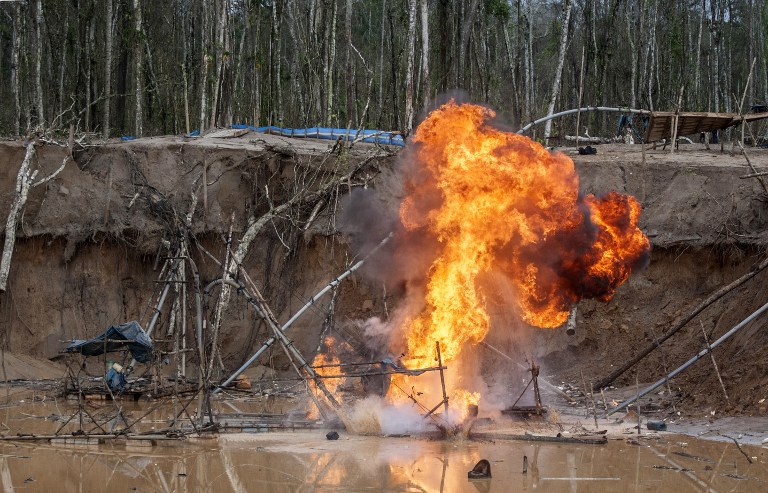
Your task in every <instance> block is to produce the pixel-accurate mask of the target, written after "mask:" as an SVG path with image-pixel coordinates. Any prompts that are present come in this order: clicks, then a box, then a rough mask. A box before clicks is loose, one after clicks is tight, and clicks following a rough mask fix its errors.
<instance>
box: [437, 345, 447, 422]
mask: <svg viewBox="0 0 768 493" xmlns="http://www.w3.org/2000/svg"><path fill="white" fill-rule="evenodd" d="M435 348H436V349H437V366H439V367H440V387H442V389H443V405H444V406H445V419H448V395H447V394H446V393H445V375H444V374H443V357H442V356H441V355H440V341H435Z"/></svg>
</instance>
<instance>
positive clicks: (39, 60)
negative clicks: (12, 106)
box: [35, 0, 45, 125]
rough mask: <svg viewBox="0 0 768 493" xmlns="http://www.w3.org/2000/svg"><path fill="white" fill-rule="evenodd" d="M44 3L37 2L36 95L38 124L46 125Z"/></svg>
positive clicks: (40, 0)
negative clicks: (43, 72)
mask: <svg viewBox="0 0 768 493" xmlns="http://www.w3.org/2000/svg"><path fill="white" fill-rule="evenodd" d="M42 30H43V2H42V0H37V2H36V3H35V50H36V51H35V95H36V96H37V104H36V106H37V123H38V125H44V124H45V117H44V112H43V99H44V95H43V74H42V65H43V35H42Z"/></svg>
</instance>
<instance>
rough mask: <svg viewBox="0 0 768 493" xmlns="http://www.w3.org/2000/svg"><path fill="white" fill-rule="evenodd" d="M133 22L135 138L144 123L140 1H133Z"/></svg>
mask: <svg viewBox="0 0 768 493" xmlns="http://www.w3.org/2000/svg"><path fill="white" fill-rule="evenodd" d="M133 21H134V29H135V33H134V34H135V44H134V47H133V66H134V69H133V76H134V86H133V91H134V92H133V94H134V98H135V104H136V110H135V111H136V113H135V124H134V133H135V135H136V137H141V136H142V135H143V134H144V128H143V127H144V121H143V119H142V116H143V113H144V112H143V108H142V99H143V98H144V64H143V58H144V57H143V54H144V39H143V33H142V30H141V0H133Z"/></svg>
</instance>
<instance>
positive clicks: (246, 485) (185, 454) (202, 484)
mask: <svg viewBox="0 0 768 493" xmlns="http://www.w3.org/2000/svg"><path fill="white" fill-rule="evenodd" d="M685 440H686V442H687V445H686V446H685V447H684V448H683V446H682V445H680V439H679V438H678V437H670V438H669V439H666V440H665V439H664V438H662V439H661V440H655V441H652V442H646V441H641V442H640V444H639V445H636V444H630V443H626V442H624V441H611V442H609V443H608V444H607V445H600V446H596V445H564V444H546V443H543V444H534V443H527V442H504V441H497V442H495V443H489V442H472V441H450V442H445V441H440V442H435V441H426V440H416V439H412V438H400V439H382V438H376V437H365V438H363V437H355V436H346V435H343V436H342V437H341V439H340V440H338V441H335V442H329V441H327V440H325V438H324V437H323V434H320V433H311V434H310V433H268V434H263V435H247V434H244V435H229V436H223V437H221V438H220V439H218V440H205V441H204V442H197V443H195V442H192V443H190V442H186V443H184V444H178V445H176V446H170V447H164V446H159V447H152V448H145V450H144V451H141V450H139V449H136V448H131V447H127V446H117V445H116V446H96V447H93V448H82V447H76V448H72V447H55V446H33V445H13V444H10V443H5V444H3V445H1V446H0V449H2V450H0V483H2V485H3V487H4V491H12V490H13V489H15V488H21V487H22V486H23V487H26V488H28V489H29V490H34V491H78V490H82V491H103V490H107V491H110V490H114V491H125V490H136V491H163V492H165V491H178V492H184V491H270V492H276V493H280V492H295V491H306V492H309V491H317V492H339V491H406V492H430V493H437V492H456V491H470V492H472V491H479V492H483V493H485V492H488V493H490V492H508V491H534V490H535V491H556V492H559V491H562V492H567V491H582V492H583V491H597V492H609V491H626V492H641V491H669V492H673V491H674V492H676V491H744V492H747V491H757V490H760V489H761V488H762V485H764V484H765V482H768V469H766V468H765V467H760V465H759V464H751V465H750V464H748V463H747V461H746V460H745V459H744V456H743V455H741V453H740V452H739V450H738V449H737V448H736V447H735V446H734V445H733V444H732V443H714V442H703V441H698V440H695V439H692V438H686V439H685ZM207 444H210V445H207ZM743 447H745V448H746V450H747V451H748V452H750V453H751V454H753V455H755V456H759V457H762V455H760V451H759V449H750V448H749V447H748V446H743ZM524 456H527V457H528V459H529V463H528V470H527V473H525V474H524V473H523V457H524ZM480 459H487V460H488V461H490V463H491V468H492V475H493V477H492V478H491V479H490V480H484V481H472V482H470V481H469V480H468V479H467V472H468V471H469V470H471V469H472V467H473V466H474V465H475V464H476V463H477V461H479V460H480ZM758 460H759V461H763V462H764V459H758Z"/></svg>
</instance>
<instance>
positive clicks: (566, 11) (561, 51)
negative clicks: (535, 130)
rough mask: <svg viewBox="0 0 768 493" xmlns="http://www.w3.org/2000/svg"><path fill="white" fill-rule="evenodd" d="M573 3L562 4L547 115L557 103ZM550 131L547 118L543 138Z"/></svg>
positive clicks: (549, 121)
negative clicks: (560, 26) (553, 75)
mask: <svg viewBox="0 0 768 493" xmlns="http://www.w3.org/2000/svg"><path fill="white" fill-rule="evenodd" d="M572 6H573V3H572V1H571V0H565V5H564V6H563V19H562V24H563V25H562V28H561V30H560V45H559V48H558V55H557V68H555V79H554V80H553V81H552V95H551V96H550V98H549V107H548V108H547V116H550V115H552V114H554V112H555V104H556V103H557V95H558V94H559V93H560V81H561V80H562V78H563V64H564V63H565V51H566V50H567V49H568V32H569V26H570V23H571V7H572ZM551 132H552V120H547V123H546V125H545V126H544V138H545V139H548V138H549V136H550V134H551Z"/></svg>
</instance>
